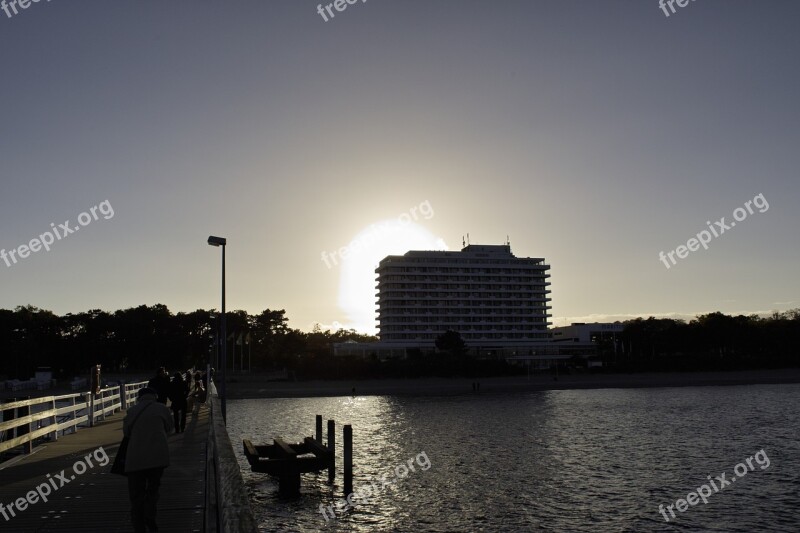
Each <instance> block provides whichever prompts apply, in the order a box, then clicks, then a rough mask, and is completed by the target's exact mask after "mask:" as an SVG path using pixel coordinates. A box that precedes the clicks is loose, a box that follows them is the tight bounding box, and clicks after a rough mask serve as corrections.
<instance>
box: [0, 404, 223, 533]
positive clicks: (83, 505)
mask: <svg viewBox="0 0 800 533" xmlns="http://www.w3.org/2000/svg"><path fill="white" fill-rule="evenodd" d="M123 416H124V414H123V413H120V414H116V415H113V416H110V417H108V418H107V419H106V421H105V422H99V423H98V424H97V425H96V426H95V427H93V428H89V429H81V430H79V431H78V432H77V433H75V434H72V435H66V436H64V437H59V439H58V441H56V442H51V443H46V444H43V445H40V446H38V447H36V448H35V449H34V453H33V454H31V455H28V456H24V457H20V458H18V459H13V460H11V461H8V462H7V463H4V464H0V503H2V504H3V505H4V506H5V507H6V509H7V508H8V505H9V504H10V503H11V502H14V501H16V500H17V499H18V498H25V497H26V495H27V493H28V492H30V491H35V490H36V487H37V486H38V485H40V484H42V483H47V482H48V477H47V475H48V474H49V475H50V478H56V475H58V474H60V473H61V471H62V470H63V471H64V476H65V478H66V479H68V480H69V482H68V483H67V484H66V485H64V486H63V487H60V488H59V489H58V490H53V491H52V493H51V494H50V495H49V496H48V501H47V502H43V501H41V500H39V501H37V502H36V503H35V504H33V505H29V506H28V507H27V508H26V509H25V510H24V511H21V512H20V511H17V508H16V505H15V506H14V511H15V513H16V516H11V513H10V512H9V511H8V510H6V514H7V515H8V518H9V520H6V519H5V518H4V517H3V515H2V514H0V532H2V531H13V532H15V533H27V532H31V533H33V532H51V531H86V532H98V533H99V532H103V533H107V532H112V531H133V526H132V525H131V519H130V501H129V500H128V485H127V479H126V478H125V477H122V476H117V475H113V474H109V473H108V471H109V469H110V468H111V463H113V461H114V456H115V455H116V452H117V448H118V447H119V442H120V441H121V440H122V419H123ZM208 433H209V426H208V409H207V407H205V406H201V407H200V411H199V413H197V414H196V415H195V416H194V417H192V416H191V415H190V416H189V418H188V419H187V423H186V431H185V432H184V433H181V434H173V435H170V437H169V444H170V462H171V466H170V467H169V468H167V469H166V470H165V471H164V477H163V478H162V479H161V490H160V491H159V492H160V501H159V503H158V518H157V522H158V525H159V528H160V530H161V531H165V532H184V531H185V532H192V531H204V523H203V522H204V515H205V490H206V483H205V465H206V446H207V440H208ZM101 446H102V447H103V450H105V452H106V453H107V454H108V457H109V461H110V462H109V464H107V465H106V466H99V465H97V464H96V463H97V462H98V461H96V460H95V456H94V455H93V456H92V458H91V460H92V462H93V464H95V466H94V468H87V470H86V472H85V473H83V474H80V475H78V474H76V473H75V472H74V471H73V464H75V463H76V461H83V459H84V457H86V456H87V455H90V454H93V453H94V452H95V451H96V450H98V448H100V447H101ZM97 456H98V457H100V460H103V456H102V452H97ZM72 475H74V476H75V477H74V479H70V478H71V476H72ZM54 483H55V484H56V486H59V485H60V484H61V482H60V481H58V480H57V479H54ZM51 488H52V485H51ZM43 492H44V489H43Z"/></svg>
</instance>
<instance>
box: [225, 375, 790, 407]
mask: <svg viewBox="0 0 800 533" xmlns="http://www.w3.org/2000/svg"><path fill="white" fill-rule="evenodd" d="M217 377H219V376H217ZM473 382H475V383H480V391H479V392H480V393H501V392H536V391H547V390H577V389H630V388H636V389H639V388H642V389H644V388H665V387H667V388H668V387H713V386H736V385H779V384H795V383H800V368H788V369H777V370H736V371H715V372H691V373H689V372H687V373H678V372H669V373H642V374H579V375H560V376H559V377H558V380H555V379H554V378H553V376H551V375H549V374H548V375H536V376H531V377H530V379H529V378H528V377H527V376H506V377H493V378H412V379H367V380H331V381H326V380H314V381H299V382H286V381H281V382H279V381H270V382H263V381H260V380H259V376H258V375H252V376H241V375H235V374H234V375H231V376H229V377H228V383H227V384H226V386H227V393H228V399H231V400H245V399H258V398H319V397H332V396H426V397H427V396H453V395H460V394H472V393H473V390H472V383H473ZM353 388H355V394H354V393H353Z"/></svg>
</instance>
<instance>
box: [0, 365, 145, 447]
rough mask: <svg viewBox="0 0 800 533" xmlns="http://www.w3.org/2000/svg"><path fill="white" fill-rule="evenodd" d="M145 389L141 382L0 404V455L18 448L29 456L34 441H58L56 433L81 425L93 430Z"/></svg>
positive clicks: (143, 382) (130, 403)
mask: <svg viewBox="0 0 800 533" xmlns="http://www.w3.org/2000/svg"><path fill="white" fill-rule="evenodd" d="M146 385H147V382H146V381H142V382H137V383H128V384H120V385H117V386H114V387H105V388H103V389H101V390H100V391H99V392H98V393H97V394H92V393H91V391H85V392H78V393H73V394H61V395H58V396H42V397H39V398H31V399H29V400H15V401H11V402H8V403H5V404H0V412H2V414H3V415H2V420H0V437H2V441H0V453H2V452H6V451H8V450H11V449H13V448H16V447H18V446H24V447H25V452H26V453H32V452H33V446H34V440H35V439H38V438H40V437H44V436H49V437H50V438H51V439H52V440H58V434H59V432H61V435H62V436H63V435H65V434H66V432H67V430H72V431H73V432H75V431H77V430H78V428H79V427H80V426H81V425H88V426H89V427H92V426H94V424H95V421H96V420H98V419H99V420H105V417H106V416H107V415H110V414H113V413H115V412H118V411H121V410H125V409H126V408H127V406H129V405H132V404H133V400H134V399H135V397H136V394H137V392H138V390H139V389H140V388H142V387H144V386H146Z"/></svg>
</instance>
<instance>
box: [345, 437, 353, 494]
mask: <svg viewBox="0 0 800 533" xmlns="http://www.w3.org/2000/svg"><path fill="white" fill-rule="evenodd" d="M342 444H343V446H344V495H345V498H346V497H347V496H348V495H350V494H352V493H353V426H351V425H350V424H346V425H345V426H344V442H343V443H342Z"/></svg>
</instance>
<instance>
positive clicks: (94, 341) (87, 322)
mask: <svg viewBox="0 0 800 533" xmlns="http://www.w3.org/2000/svg"><path fill="white" fill-rule="evenodd" d="M226 317H227V331H228V334H229V338H228V341H227V342H228V368H229V369H230V368H231V361H232V360H233V357H234V355H233V352H234V350H235V352H236V368H237V369H239V368H241V360H242V355H241V354H244V360H245V368H247V366H248V362H249V364H250V365H251V368H252V371H253V372H262V371H271V370H284V369H285V370H288V371H289V372H290V373H291V374H292V377H296V378H297V379H336V378H340V379H344V378H368V377H369V378H373V377H409V378H410V377H418V376H431V375H436V376H470V377H471V376H488V375H502V374H512V373H518V372H522V371H523V370H522V368H521V367H519V366H513V365H509V364H507V363H506V362H505V361H504V360H485V359H482V360H476V359H474V358H473V357H472V356H470V355H468V354H469V353H470V350H468V348H469V346H466V345H464V344H463V341H461V340H460V337H459V336H458V335H457V334H454V335H447V334H444V335H442V336H441V338H440V339H439V340H437V350H436V351H435V353H422V352H420V351H419V350H409V353H408V358H407V359H404V360H395V361H385V362H381V361H378V360H377V358H376V357H374V356H373V357H367V358H366V359H361V358H349V357H348V358H339V357H336V358H334V357H333V343H336V342H344V341H348V340H353V341H356V342H371V341H375V340H377V339H376V338H375V337H372V336H368V335H362V334H359V333H358V332H356V331H354V330H338V331H335V332H332V331H322V330H321V329H320V328H319V327H318V326H317V327H315V328H314V330H313V331H311V332H310V333H307V332H302V331H299V330H297V329H292V328H289V327H288V325H287V321H288V319H287V318H286V313H285V311H284V310H282V309H281V310H277V311H275V310H270V309H266V310H264V311H263V312H261V313H260V314H258V315H250V314H248V313H247V312H245V311H233V312H229V313H226ZM218 321H219V313H218V312H216V311H214V310H203V309H198V310H197V311H193V312H191V313H182V312H181V313H175V314H173V313H172V312H170V311H169V309H168V308H167V307H166V306H165V305H160V304H159V305H154V306H150V307H148V306H144V305H142V306H139V307H135V308H130V309H123V310H119V311H115V312H113V313H108V312H105V311H100V310H91V311H87V312H85V313H77V314H72V313H70V314H67V315H64V316H58V315H55V314H54V313H52V312H50V311H46V310H42V309H38V308H36V307H32V306H27V307H17V308H16V309H15V310H13V311H10V310H5V309H0V378H5V379H14V378H17V379H28V378H30V377H32V376H33V374H34V372H35V370H36V368H38V367H50V368H51V369H52V370H53V371H54V373H55V377H57V378H59V379H64V378H71V377H73V376H84V375H86V373H87V372H88V369H89V367H90V366H92V365H94V364H98V363H99V364H101V365H103V372H104V373H109V372H111V373H119V372H130V373H148V374H149V373H152V372H153V371H154V369H155V368H157V367H159V366H166V367H167V368H168V369H170V370H175V369H186V368H189V367H195V366H196V367H203V366H205V364H206V363H208V362H210V363H211V364H212V366H217V365H216V364H215V362H216V360H215V349H214V348H215V333H216V332H217V331H218ZM598 354H599V355H600V357H601V358H602V360H603V363H604V370H606V371H609V370H610V371H620V372H640V371H690V370H734V369H749V368H782V367H800V309H795V310H792V311H787V312H784V313H775V314H773V315H772V316H769V317H759V316H756V315H751V316H741V315H740V316H728V315H724V314H722V313H711V314H707V315H700V316H698V317H697V318H695V319H694V320H691V321H689V322H686V321H682V320H673V319H664V318H653V317H651V318H648V319H641V318H640V319H636V320H632V321H628V322H626V323H625V328H624V331H623V332H622V333H621V334H619V335H616V336H608V335H605V336H604V337H603V338H602V339H600V340H599V342H598ZM579 363H580V364H579ZM585 363H586V362H585V361H573V362H571V363H570V366H573V367H579V366H580V365H581V364H583V365H585ZM229 371H230V370H229Z"/></svg>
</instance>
